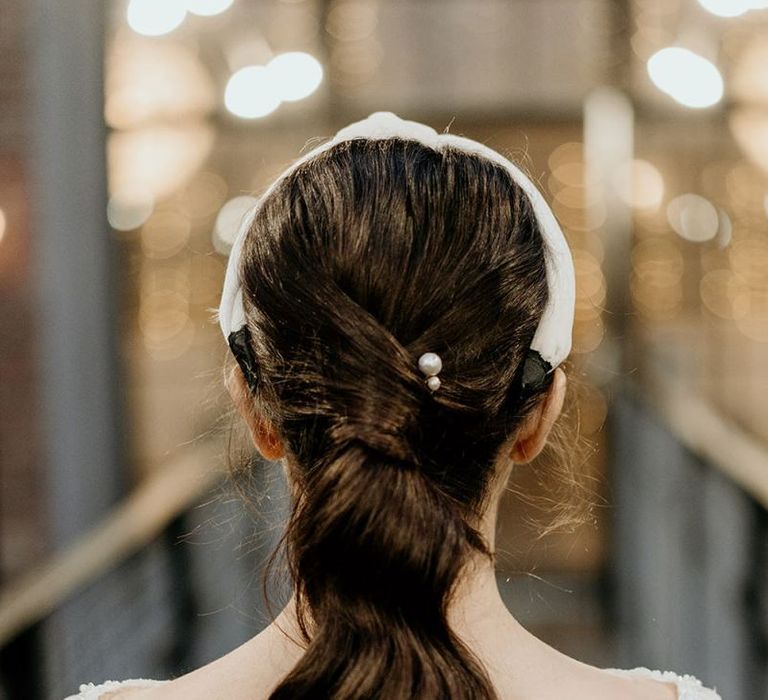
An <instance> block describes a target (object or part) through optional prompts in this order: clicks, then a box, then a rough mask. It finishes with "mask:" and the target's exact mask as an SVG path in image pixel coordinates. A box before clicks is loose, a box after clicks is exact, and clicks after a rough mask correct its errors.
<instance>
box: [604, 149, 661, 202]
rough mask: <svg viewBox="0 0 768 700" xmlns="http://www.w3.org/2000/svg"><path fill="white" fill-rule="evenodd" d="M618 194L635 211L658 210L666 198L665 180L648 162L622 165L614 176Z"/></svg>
mask: <svg viewBox="0 0 768 700" xmlns="http://www.w3.org/2000/svg"><path fill="white" fill-rule="evenodd" d="M613 186H614V189H615V190H616V193H617V194H618V195H619V197H621V199H622V200H623V201H624V202H626V203H627V204H628V205H629V206H631V207H633V208H635V209H657V208H658V207H659V205H660V204H661V201H662V199H663V198H664V178H663V177H662V176H661V173H660V172H659V170H658V168H656V166H655V165H653V164H652V163H649V162H648V161H647V160H632V161H630V162H628V163H624V164H623V165H621V166H620V167H619V168H618V169H617V170H616V172H615V173H614V176H613Z"/></svg>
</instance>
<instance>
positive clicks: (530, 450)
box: [511, 367, 566, 464]
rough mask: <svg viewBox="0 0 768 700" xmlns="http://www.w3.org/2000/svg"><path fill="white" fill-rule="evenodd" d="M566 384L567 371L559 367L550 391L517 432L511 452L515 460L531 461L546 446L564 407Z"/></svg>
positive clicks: (521, 461) (518, 461) (521, 462)
mask: <svg viewBox="0 0 768 700" xmlns="http://www.w3.org/2000/svg"><path fill="white" fill-rule="evenodd" d="M565 385H566V377H565V372H563V370H562V369H560V367H557V368H556V369H555V375H554V377H553V378H552V384H551V385H550V387H549V391H548V392H547V393H546V395H545V396H544V398H543V399H542V400H541V401H540V402H539V405H538V406H536V408H534V409H533V410H532V411H531V413H530V414H529V415H528V416H527V417H526V419H525V420H524V421H523V424H522V425H521V426H520V429H519V430H518V432H517V437H516V438H515V443H514V445H513V446H512V453H511V457H512V459H513V461H515V462H517V463H520V464H523V463H525V462H530V461H531V460H532V459H533V458H534V457H536V456H537V455H538V454H539V453H540V452H541V450H542V449H543V448H544V445H545V443H546V442H547V437H548V436H549V431H550V430H551V429H552V426H553V425H554V424H555V421H556V420H557V417H558V416H559V415H560V411H561V410H562V408H563V400H564V399H565Z"/></svg>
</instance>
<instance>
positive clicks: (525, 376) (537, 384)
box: [520, 350, 554, 394]
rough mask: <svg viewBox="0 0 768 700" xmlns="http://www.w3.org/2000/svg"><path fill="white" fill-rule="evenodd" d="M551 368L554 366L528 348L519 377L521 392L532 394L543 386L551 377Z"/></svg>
mask: <svg viewBox="0 0 768 700" xmlns="http://www.w3.org/2000/svg"><path fill="white" fill-rule="evenodd" d="M553 369H554V367H552V365H550V364H549V362H547V361H546V360H545V359H544V358H543V357H542V356H541V355H539V353H538V352H537V351H536V350H529V351H528V354H527V355H526V356H525V360H524V361H523V372H522V375H521V377H520V389H521V391H522V393H524V394H533V393H534V392H536V391H539V390H540V389H542V388H544V387H545V386H546V385H547V383H548V382H549V381H550V380H551V379H552V370H553Z"/></svg>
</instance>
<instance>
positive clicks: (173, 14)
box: [126, 0, 187, 36]
mask: <svg viewBox="0 0 768 700" xmlns="http://www.w3.org/2000/svg"><path fill="white" fill-rule="evenodd" d="M186 15H187V8H186V4H185V2H184V0H130V2H129V3H128V9H127V11H126V17H127V19H128V26H130V28H131V29H133V31H135V32H137V33H138V34H143V35H144V36H160V35H161V34H168V32H172V31H173V30H174V29H176V27H178V26H179V25H180V24H181V23H182V22H183V21H184V18H185V17H186Z"/></svg>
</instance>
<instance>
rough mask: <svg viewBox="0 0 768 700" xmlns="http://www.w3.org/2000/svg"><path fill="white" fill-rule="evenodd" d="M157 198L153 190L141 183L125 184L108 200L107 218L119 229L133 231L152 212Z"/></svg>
mask: <svg viewBox="0 0 768 700" xmlns="http://www.w3.org/2000/svg"><path fill="white" fill-rule="evenodd" d="M154 206H155V199H154V197H153V195H152V192H151V191H150V190H149V189H148V188H146V187H143V186H141V185H133V186H128V185H126V186H123V187H121V188H120V189H118V190H116V191H115V192H114V193H113V194H112V196H111V197H110V198H109V201H108V202H107V220H108V221H109V225H110V226H111V227H112V228H113V229H115V230H117V231H132V230H133V229H136V228H138V227H139V226H141V225H142V224H143V223H144V222H145V221H146V220H147V219H148V218H149V217H150V215H151V214H152V210H153V209H154Z"/></svg>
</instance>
